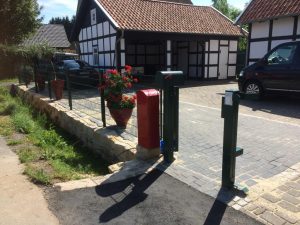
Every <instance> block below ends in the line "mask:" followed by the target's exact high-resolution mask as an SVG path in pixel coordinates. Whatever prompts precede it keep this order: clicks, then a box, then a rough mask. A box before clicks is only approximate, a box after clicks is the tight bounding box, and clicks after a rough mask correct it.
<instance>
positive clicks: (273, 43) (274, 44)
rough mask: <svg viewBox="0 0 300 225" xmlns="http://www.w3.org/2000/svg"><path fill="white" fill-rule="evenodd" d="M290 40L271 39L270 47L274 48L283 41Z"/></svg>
mask: <svg viewBox="0 0 300 225" xmlns="http://www.w3.org/2000/svg"><path fill="white" fill-rule="evenodd" d="M290 41H292V40H291V39H289V40H276V41H272V43H271V49H273V48H275V47H276V46H278V45H280V44H283V43H286V42H290Z"/></svg>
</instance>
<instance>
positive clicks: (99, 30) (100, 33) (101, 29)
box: [97, 23, 103, 37]
mask: <svg viewBox="0 0 300 225" xmlns="http://www.w3.org/2000/svg"><path fill="white" fill-rule="evenodd" d="M102 26H103V24H102V23H99V24H98V25H97V30H98V37H102V36H103V27H102Z"/></svg>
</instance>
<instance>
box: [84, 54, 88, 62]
mask: <svg viewBox="0 0 300 225" xmlns="http://www.w3.org/2000/svg"><path fill="white" fill-rule="evenodd" d="M84 61H85V62H87V63H88V62H89V56H88V55H85V56H84Z"/></svg>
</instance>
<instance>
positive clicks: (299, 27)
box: [297, 16, 300, 35]
mask: <svg viewBox="0 0 300 225" xmlns="http://www.w3.org/2000/svg"><path fill="white" fill-rule="evenodd" d="M297 34H298V35H299V34H300V16H299V18H298V28H297Z"/></svg>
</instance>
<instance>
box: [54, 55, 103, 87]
mask: <svg viewBox="0 0 300 225" xmlns="http://www.w3.org/2000/svg"><path fill="white" fill-rule="evenodd" d="M55 71H56V73H57V77H58V78H60V79H64V80H66V77H65V74H66V73H68V75H69V77H70V81H71V83H73V84H78V85H81V84H82V85H93V86H95V85H98V83H99V75H98V72H97V70H96V69H95V68H93V67H92V66H91V65H89V64H88V63H86V62H84V61H81V60H62V61H59V62H57V63H56V64H55Z"/></svg>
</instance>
